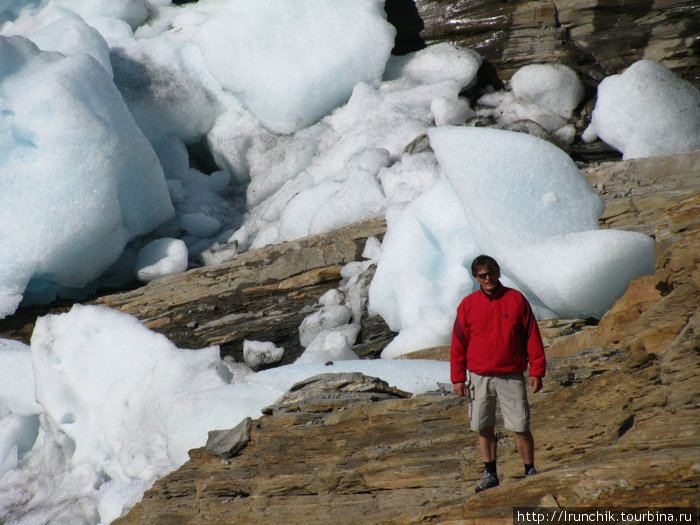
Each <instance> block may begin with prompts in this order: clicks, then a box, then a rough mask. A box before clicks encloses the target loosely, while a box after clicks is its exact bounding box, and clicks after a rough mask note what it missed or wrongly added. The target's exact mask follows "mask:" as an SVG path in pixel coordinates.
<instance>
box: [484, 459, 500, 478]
mask: <svg viewBox="0 0 700 525" xmlns="http://www.w3.org/2000/svg"><path fill="white" fill-rule="evenodd" d="M484 467H486V472H488V473H489V474H493V475H494V476H497V475H498V474H496V462H495V461H485V462H484Z"/></svg>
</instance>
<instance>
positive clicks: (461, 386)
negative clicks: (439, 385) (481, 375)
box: [453, 382, 467, 397]
mask: <svg viewBox="0 0 700 525" xmlns="http://www.w3.org/2000/svg"><path fill="white" fill-rule="evenodd" d="M453 386H454V389H455V394H457V395H458V396H459V397H464V396H466V395H467V384H466V383H464V382H462V383H454V384H453Z"/></svg>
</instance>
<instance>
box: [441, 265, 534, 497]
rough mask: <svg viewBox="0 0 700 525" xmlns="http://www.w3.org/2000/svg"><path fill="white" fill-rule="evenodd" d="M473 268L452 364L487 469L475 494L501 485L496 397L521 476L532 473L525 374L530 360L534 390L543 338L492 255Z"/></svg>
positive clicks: (458, 322) (454, 380)
mask: <svg viewBox="0 0 700 525" xmlns="http://www.w3.org/2000/svg"><path fill="white" fill-rule="evenodd" d="M471 270H472V275H473V276H474V277H475V278H476V280H477V282H478V283H479V286H480V289H479V290H477V291H476V292H474V293H471V294H469V295H468V296H467V297H465V298H464V299H463V300H462V302H461V303H460V305H459V307H457V319H456V320H455V324H454V329H453V332H452V346H451V349H450V365H451V376H452V383H453V385H454V391H455V393H456V394H457V395H458V396H462V397H464V396H466V395H467V394H469V399H470V404H469V413H470V420H471V429H472V430H473V431H475V432H479V449H480V450H481V455H482V457H483V459H484V465H485V467H486V475H485V477H484V479H483V480H482V481H481V483H479V484H478V485H477V487H476V492H481V491H482V490H486V489H488V488H491V487H496V486H498V484H499V481H498V473H497V470H496V434H495V432H494V428H495V424H496V397H498V399H499V401H500V404H501V413H502V415H503V422H504V425H505V427H506V428H507V429H509V430H512V431H514V432H515V441H516V444H517V447H518V451H519V452H520V456H521V457H522V459H523V463H524V464H525V476H531V475H533V474H535V473H536V470H535V441H534V439H533V437H532V433H531V432H530V407H529V405H528V402H527V389H526V385H525V377H524V375H523V372H524V371H525V370H526V369H527V367H528V364H529V365H530V371H529V377H530V388H531V389H532V392H533V393H535V392H538V391H539V390H540V389H541V388H542V378H543V377H544V373H545V368H546V364H545V355H544V348H543V346H542V337H541V336H540V331H539V328H538V326H537V322H536V320H535V316H534V315H533V313H532V308H531V307H530V303H528V302H527V299H525V297H524V296H523V295H522V294H521V293H520V292H518V291H517V290H513V289H512V288H507V287H505V286H503V285H502V284H501V282H500V281H499V278H500V277H501V270H500V267H499V266H498V263H497V262H496V261H495V259H493V258H492V257H489V256H488V255H479V256H478V257H477V258H476V259H474V261H473V262H472V268H471ZM467 370H468V371H469V377H470V379H471V381H470V382H469V383H467Z"/></svg>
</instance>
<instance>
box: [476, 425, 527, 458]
mask: <svg viewBox="0 0 700 525" xmlns="http://www.w3.org/2000/svg"><path fill="white" fill-rule="evenodd" d="M494 429H495V427H489V428H486V429H484V430H480V431H479V450H481V457H482V458H483V459H484V463H488V462H490V461H496V433H495V432H494ZM519 446H520V445H518V447H519Z"/></svg>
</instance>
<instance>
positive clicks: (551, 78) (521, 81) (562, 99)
mask: <svg viewBox="0 0 700 525" xmlns="http://www.w3.org/2000/svg"><path fill="white" fill-rule="evenodd" d="M510 87H511V89H512V91H513V95H515V97H516V98H518V99H520V100H522V101H525V102H534V103H535V104H537V105H538V106H542V107H545V108H547V109H548V110H550V111H553V112H554V113H556V114H557V115H559V116H560V117H563V118H565V119H566V118H570V117H571V113H572V112H573V110H574V109H576V106H578V105H579V103H580V102H581V99H582V98H583V95H584V91H585V90H584V87H583V84H581V81H580V80H579V79H578V76H577V75H576V72H575V71H574V70H573V69H571V68H570V67H568V66H565V65H562V64H530V65H527V66H524V67H521V68H520V69H518V70H517V71H516V72H515V74H514V75H513V77H512V78H511V79H510Z"/></svg>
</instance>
